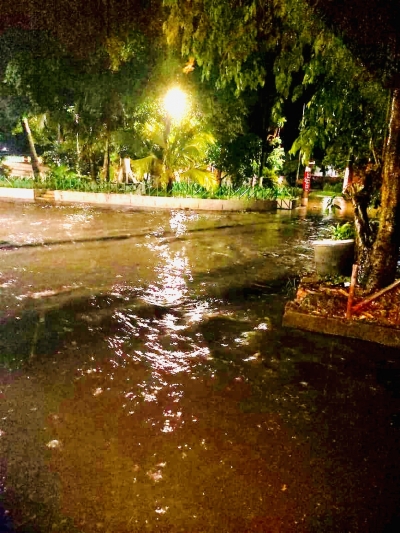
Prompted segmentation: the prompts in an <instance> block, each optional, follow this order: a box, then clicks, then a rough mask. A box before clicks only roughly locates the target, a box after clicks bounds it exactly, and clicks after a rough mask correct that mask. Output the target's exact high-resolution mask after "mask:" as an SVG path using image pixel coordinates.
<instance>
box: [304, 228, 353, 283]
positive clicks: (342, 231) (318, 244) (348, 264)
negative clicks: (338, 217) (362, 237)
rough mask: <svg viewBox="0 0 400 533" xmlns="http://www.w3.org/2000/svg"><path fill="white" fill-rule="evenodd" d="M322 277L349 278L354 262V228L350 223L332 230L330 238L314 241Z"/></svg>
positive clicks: (315, 256) (317, 262)
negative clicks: (339, 276)
mask: <svg viewBox="0 0 400 533" xmlns="http://www.w3.org/2000/svg"><path fill="white" fill-rule="evenodd" d="M312 244H313V247H314V258H315V267H316V270H317V274H319V275H320V276H338V275H342V276H349V275H350V274H351V268H352V264H353V262H354V227H353V224H351V223H350V222H346V223H345V224H337V225H336V226H331V228H330V238H328V239H322V240H319V241H313V243H312Z"/></svg>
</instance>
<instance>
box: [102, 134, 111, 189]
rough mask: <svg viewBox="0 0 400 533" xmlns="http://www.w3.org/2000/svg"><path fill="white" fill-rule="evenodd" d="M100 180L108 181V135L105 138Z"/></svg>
mask: <svg viewBox="0 0 400 533" xmlns="http://www.w3.org/2000/svg"><path fill="white" fill-rule="evenodd" d="M102 178H103V180H105V181H110V141H109V139H108V135H107V137H106V144H105V147H104V160H103V170H102Z"/></svg>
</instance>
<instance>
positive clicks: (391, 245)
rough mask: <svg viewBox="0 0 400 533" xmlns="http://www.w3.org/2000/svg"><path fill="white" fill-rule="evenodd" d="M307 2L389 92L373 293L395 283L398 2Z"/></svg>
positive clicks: (399, 202) (399, 189)
mask: <svg viewBox="0 0 400 533" xmlns="http://www.w3.org/2000/svg"><path fill="white" fill-rule="evenodd" d="M309 2H310V4H311V5H312V6H313V7H314V8H315V10H316V12H317V13H318V15H319V16H322V18H323V19H324V20H325V21H326V22H327V24H328V25H329V26H330V28H331V29H332V31H335V33H337V34H340V35H342V36H343V38H344V40H345V43H346V45H347V46H348V47H349V49H350V50H351V51H352V53H353V55H354V56H355V57H357V58H360V60H361V61H362V62H363V64H364V65H365V67H366V69H368V71H369V72H370V73H371V74H372V75H373V76H374V77H375V78H376V79H377V80H379V81H380V83H381V84H382V85H383V86H385V87H388V88H389V89H390V90H391V104H390V108H389V113H388V125H387V126H388V134H387V140H386V146H385V149H384V157H383V166H382V173H381V208H380V215H379V227H378V232H377V235H376V237H375V239H373V240H372V241H371V245H370V265H369V269H368V272H367V287H368V288H369V289H370V290H372V289H375V288H378V287H381V286H385V285H388V284H389V283H390V282H392V281H393V279H394V277H395V275H396V269H397V263H398V255H399V247H400V28H399V24H398V21H399V20H400V4H399V2H398V1H397V0H386V1H385V2H380V1H379V0H369V1H368V2H365V1H361V0H347V1H346V2H344V1H341V0H338V1H335V2H333V1H332V0H309Z"/></svg>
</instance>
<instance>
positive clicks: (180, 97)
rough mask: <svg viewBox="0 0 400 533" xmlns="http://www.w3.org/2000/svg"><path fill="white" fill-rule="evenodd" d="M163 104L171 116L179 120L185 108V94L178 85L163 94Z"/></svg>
mask: <svg viewBox="0 0 400 533" xmlns="http://www.w3.org/2000/svg"><path fill="white" fill-rule="evenodd" d="M164 106H165V109H166V111H167V113H168V115H169V116H170V117H171V118H173V119H174V120H181V119H182V117H183V115H184V114H185V112H186V109H187V98H186V94H185V93H184V92H183V91H182V90H181V89H179V88H178V87H174V88H172V89H170V90H169V91H168V92H167V94H166V95H165V98H164Z"/></svg>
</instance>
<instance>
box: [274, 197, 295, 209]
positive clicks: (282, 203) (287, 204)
mask: <svg viewBox="0 0 400 533" xmlns="http://www.w3.org/2000/svg"><path fill="white" fill-rule="evenodd" d="M276 202H277V207H278V209H288V210H291V209H295V208H296V207H297V206H298V200H297V198H292V199H286V198H278V199H277V201H276Z"/></svg>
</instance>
